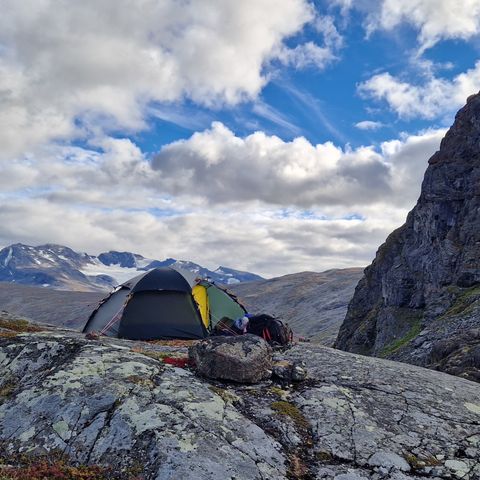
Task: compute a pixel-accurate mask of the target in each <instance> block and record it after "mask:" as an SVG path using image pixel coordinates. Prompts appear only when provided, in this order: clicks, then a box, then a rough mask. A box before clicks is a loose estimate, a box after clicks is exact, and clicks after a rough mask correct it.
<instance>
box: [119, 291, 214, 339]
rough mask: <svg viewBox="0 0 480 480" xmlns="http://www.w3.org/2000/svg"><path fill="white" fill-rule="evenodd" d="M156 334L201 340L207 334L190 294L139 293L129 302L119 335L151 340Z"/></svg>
mask: <svg viewBox="0 0 480 480" xmlns="http://www.w3.org/2000/svg"><path fill="white" fill-rule="evenodd" d="M166 306H168V308H165V307H166ZM160 327H161V328H160ZM159 334H161V338H165V339H172V338H181V339H200V338H205V337H206V336H207V335H208V332H207V329H206V328H205V326H204V325H203V322H202V321H201V319H200V315H199V312H198V310H197V308H196V305H195V304H194V301H193V298H192V295H191V294H190V293H185V292H176V291H173V292H172V291H162V292H153V291H149V292H140V293H137V294H136V295H134V296H133V297H132V299H131V300H130V301H129V302H128V304H127V306H126V307H125V310H124V312H123V316H122V321H121V323H120V328H119V330H118V336H119V337H121V338H130V339H132V340H154V339H156V338H158V337H159Z"/></svg>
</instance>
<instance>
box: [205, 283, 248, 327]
mask: <svg viewBox="0 0 480 480" xmlns="http://www.w3.org/2000/svg"><path fill="white" fill-rule="evenodd" d="M200 285H202V286H205V288H206V291H207V295H208V303H209V306H210V328H214V327H215V325H216V324H217V323H218V322H219V321H220V320H221V319H222V318H223V317H228V318H231V319H233V320H235V319H237V318H240V317H243V316H244V315H245V313H246V310H245V308H244V307H243V306H242V305H240V303H238V302H237V301H236V299H235V297H233V296H232V295H230V294H229V293H228V292H227V291H225V290H223V289H221V288H220V287H218V286H217V285H215V284H213V283H208V282H205V281H201V282H200Z"/></svg>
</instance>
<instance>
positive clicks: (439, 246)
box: [336, 95, 480, 378]
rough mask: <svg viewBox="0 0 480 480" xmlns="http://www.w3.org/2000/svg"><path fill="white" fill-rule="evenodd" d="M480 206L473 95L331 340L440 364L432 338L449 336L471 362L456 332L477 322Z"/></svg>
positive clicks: (479, 138)
mask: <svg viewBox="0 0 480 480" xmlns="http://www.w3.org/2000/svg"><path fill="white" fill-rule="evenodd" d="M479 212H480V96H479V95H474V96H472V97H470V98H469V99H468V102H467V105H466V106H465V107H464V108H463V109H462V110H460V111H459V112H458V114H457V116H456V118H455V123H454V125H453V126H452V127H451V128H450V130H449V131H448V133H447V134H446V136H445V138H444V139H443V140H442V143H441V146H440V150H439V151H438V152H436V153H435V154H434V155H433V156H432V158H431V159H430V160H429V166H428V168H427V171H426V173H425V178H424V181H423V184H422V191H421V195H420V198H419V200H418V203H417V205H416V206H415V208H414V209H413V210H412V211H411V212H410V213H409V214H408V217H407V221H406V223H405V224H404V225H403V226H402V227H400V228H399V229H398V230H395V231H394V232H393V233H392V234H391V235H390V236H389V237H388V238H387V240H386V242H385V243H384V244H383V245H382V246H381V247H380V248H379V250H378V252H377V255H376V257H375V260H374V261H373V263H372V264H371V265H370V266H369V267H367V269H366V270H365V272H364V276H363V278H362V279H361V281H360V282H359V284H358V286H357V288H356V290H355V295H354V297H353V299H352V301H351V302H350V304H349V307H348V312H347V315H346V318H345V321H344V323H343V324H342V326H341V328H340V332H339V335H338V338H337V341H336V346H337V347H338V348H340V349H343V350H347V351H350V352H357V353H362V354H367V355H377V356H385V357H389V358H397V359H401V360H403V361H409V362H413V363H417V364H420V365H427V366H431V367H433V368H444V366H443V363H442V362H443V360H444V357H442V358H437V357H438V353H439V351H440V350H441V349H439V348H437V344H438V343H439V342H444V341H445V340H446V339H449V340H450V341H451V345H450V347H452V348H450V347H449V348H447V349H445V351H447V350H448V351H449V355H450V354H452V353H453V350H456V357H457V363H462V362H463V363H464V364H465V365H467V364H468V365H471V366H473V367H474V368H476V369H478V367H480V364H479V363H478V355H477V354H475V355H472V350H471V349H465V351H463V352H462V351H461V350H462V348H463V345H462V344H461V343H460V344H458V342H456V340H455V339H456V338H457V337H458V336H459V335H465V333H466V332H467V331H469V330H472V331H473V330H475V329H476V328H478V327H479V326H480V317H479V315H478V312H479V310H478V309H479V304H478V299H479V298H480V216H479ZM457 344H458V345H457ZM455 345H457V346H456V347H455ZM477 345H478V342H477ZM434 352H437V353H434ZM461 356H462V357H463V360H462V361H460V358H459V357H461ZM456 373H459V372H456ZM460 373H462V372H460ZM470 378H473V377H470Z"/></svg>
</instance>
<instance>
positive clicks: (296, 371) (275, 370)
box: [272, 360, 307, 384]
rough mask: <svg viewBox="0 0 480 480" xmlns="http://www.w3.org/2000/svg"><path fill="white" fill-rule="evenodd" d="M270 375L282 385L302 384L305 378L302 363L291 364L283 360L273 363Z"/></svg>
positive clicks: (305, 374)
mask: <svg viewBox="0 0 480 480" xmlns="http://www.w3.org/2000/svg"><path fill="white" fill-rule="evenodd" d="M272 374H273V377H274V378H277V379H279V380H280V381H281V382H282V383H284V384H290V383H292V382H294V383H298V382H302V381H303V380H305V379H306V378H307V371H306V369H305V364H304V362H301V363H292V362H287V361H285V360H282V361H277V362H274V363H273V367H272Z"/></svg>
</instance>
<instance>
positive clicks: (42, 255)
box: [0, 243, 263, 291]
mask: <svg viewBox="0 0 480 480" xmlns="http://www.w3.org/2000/svg"><path fill="white" fill-rule="evenodd" d="M164 266H172V267H173V268H181V269H183V270H188V271H189V272H191V273H193V274H195V275H196V276H199V277H208V278H210V279H212V280H213V281H215V282H217V283H223V284H226V285H230V284H233V283H240V282H248V281H253V280H263V278H262V277H261V276H259V275H256V274H254V273H250V272H245V271H242V270H235V269H233V268H229V267H218V268H217V269H216V270H213V271H212V270H209V269H207V268H205V267H202V266H201V265H199V264H196V263H194V262H190V261H186V260H176V259H174V258H167V259H165V260H156V259H150V258H146V257H143V256H142V255H140V254H138V253H132V252H120V251H115V250H110V251H108V252H102V253H100V254H99V255H97V256H95V255H89V254H88V253H85V252H76V251H75V250H73V249H71V248H69V247H66V246H64V245H59V244H54V243H47V244H43V245H38V246H31V245H25V244H22V243H15V244H12V245H9V246H7V247H4V248H3V249H1V250H0V281H4V282H12V283H20V284H25V285H36V286H44V287H52V288H56V289H60V290H73V291H104V290H109V289H111V288H112V287H115V286H116V285H118V284H120V283H123V282H124V281H126V280H128V279H129V278H132V277H134V276H136V275H138V274H139V273H141V272H144V271H147V270H150V269H152V268H156V267H164Z"/></svg>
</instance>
